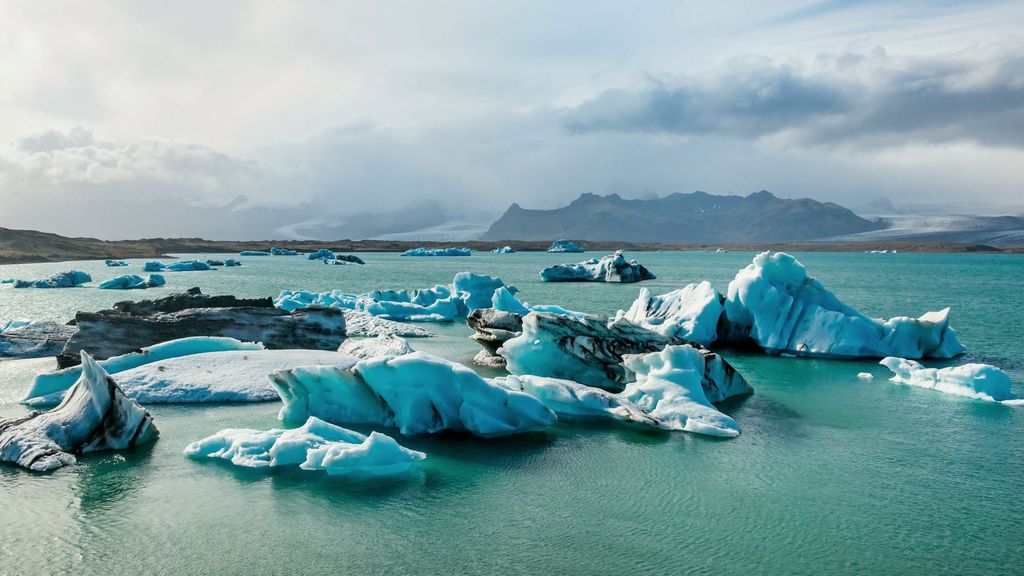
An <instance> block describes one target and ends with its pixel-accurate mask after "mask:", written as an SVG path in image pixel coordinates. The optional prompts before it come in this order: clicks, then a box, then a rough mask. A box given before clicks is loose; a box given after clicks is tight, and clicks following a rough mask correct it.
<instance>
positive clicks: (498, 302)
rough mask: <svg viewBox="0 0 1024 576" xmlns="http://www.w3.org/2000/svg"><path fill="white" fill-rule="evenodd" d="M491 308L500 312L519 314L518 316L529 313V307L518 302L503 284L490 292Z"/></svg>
mask: <svg viewBox="0 0 1024 576" xmlns="http://www.w3.org/2000/svg"><path fill="white" fill-rule="evenodd" d="M491 308H494V309H495V310H500V311H502V312H511V313H513V314H519V315H520V316H525V315H527V314H529V313H530V309H529V308H527V307H526V305H525V304H523V303H522V302H520V301H519V299H518V298H516V296H515V294H514V293H513V292H512V291H511V290H509V289H508V288H506V287H504V286H502V287H500V288H498V289H496V290H495V291H494V293H493V294H491Z"/></svg>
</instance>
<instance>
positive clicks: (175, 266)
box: [167, 260, 213, 272]
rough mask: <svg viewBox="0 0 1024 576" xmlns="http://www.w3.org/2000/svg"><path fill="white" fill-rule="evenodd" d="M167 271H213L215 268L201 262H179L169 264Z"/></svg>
mask: <svg viewBox="0 0 1024 576" xmlns="http://www.w3.org/2000/svg"><path fill="white" fill-rule="evenodd" d="M167 270H170V271H171V272H191V271H193V270H213V268H211V267H210V265H209V264H207V263H206V262H200V261H199V260H179V261H177V262H171V263H170V264H168V265H167Z"/></svg>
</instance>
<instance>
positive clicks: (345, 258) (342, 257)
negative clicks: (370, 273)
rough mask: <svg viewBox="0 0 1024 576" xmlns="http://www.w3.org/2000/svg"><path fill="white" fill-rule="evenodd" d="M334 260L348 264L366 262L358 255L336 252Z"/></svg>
mask: <svg viewBox="0 0 1024 576" xmlns="http://www.w3.org/2000/svg"><path fill="white" fill-rule="evenodd" d="M334 261H335V262H348V263H350V264H366V262H363V259H362V258H360V257H359V256H353V255H352V254H338V255H336V256H335V257H334Z"/></svg>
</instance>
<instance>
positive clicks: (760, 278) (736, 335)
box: [725, 252, 964, 358]
mask: <svg viewBox="0 0 1024 576" xmlns="http://www.w3.org/2000/svg"><path fill="white" fill-rule="evenodd" d="M725 313H726V316H727V318H728V322H729V330H728V332H729V334H730V338H731V339H733V340H737V339H743V338H749V339H750V340H753V341H754V342H755V343H756V344H757V345H758V346H760V347H761V348H763V349H764V350H766V351H768V352H771V353H787V354H795V355H799V356H820V357H829V358H861V357H878V358H881V357H885V356H899V357H903V358H925V357H932V358H952V357H954V356H957V355H958V354H961V353H962V352H963V351H964V347H963V346H962V345H961V344H960V342H959V341H958V340H957V337H956V332H955V331H954V330H953V329H952V328H950V327H949V322H948V316H949V309H948V308H946V309H945V310H941V311H939V312H929V313H927V314H924V315H923V316H921V317H920V318H916V319H915V318H907V317H896V318H891V319H889V320H879V319H875V318H868V317H867V316H865V315H864V314H861V313H860V312H858V311H857V310H855V309H853V308H852V307H850V306H847V305H846V304H843V303H842V302H840V301H839V299H838V298H837V297H836V296H835V295H834V294H832V293H831V292H829V291H828V290H826V289H825V287H824V286H823V285H822V284H821V282H819V281H817V280H815V279H814V278H812V277H810V276H808V275H807V270H806V268H804V265H803V264H801V263H800V262H799V261H798V260H797V259H796V258H794V257H792V256H790V255H789V254H786V253H784V252H776V253H774V254H773V253H770V252H762V253H761V254H758V255H757V256H756V257H755V258H754V261H753V263H751V264H750V265H749V266H747V267H746V268H744V269H743V270H740V272H739V273H738V274H737V275H736V278H735V279H734V280H733V281H732V282H730V283H729V292H728V296H727V298H726V302H725Z"/></svg>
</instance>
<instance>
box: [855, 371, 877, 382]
mask: <svg viewBox="0 0 1024 576" xmlns="http://www.w3.org/2000/svg"><path fill="white" fill-rule="evenodd" d="M857 378H860V379H861V380H874V379H875V375H874V374H872V373H871V372H858V373H857Z"/></svg>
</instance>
